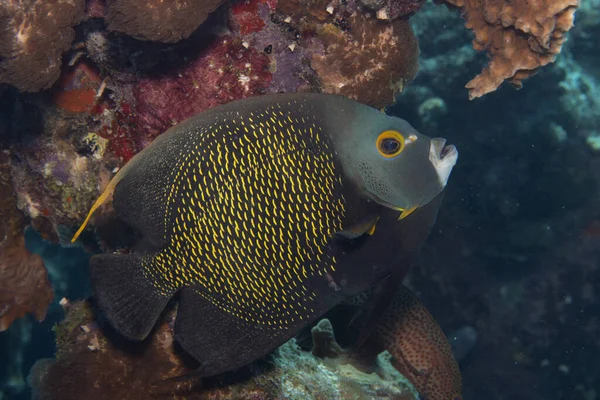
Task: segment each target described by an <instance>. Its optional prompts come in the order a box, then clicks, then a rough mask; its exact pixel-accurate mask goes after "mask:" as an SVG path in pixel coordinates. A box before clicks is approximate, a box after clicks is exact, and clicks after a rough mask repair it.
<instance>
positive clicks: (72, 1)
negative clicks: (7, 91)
mask: <svg viewBox="0 0 600 400" xmlns="http://www.w3.org/2000/svg"><path fill="white" fill-rule="evenodd" d="M84 7H85V1H84V0H59V1H36V0H8V1H2V2H1V3H0V83H8V84H11V85H13V86H15V87H17V88H18V89H19V90H21V91H23V92H38V91H40V90H44V89H48V88H50V87H51V86H52V85H53V84H54V82H56V80H57V79H58V77H59V76H60V71H61V56H62V54H63V53H64V52H66V51H67V50H68V49H69V48H70V46H71V42H72V41H73V38H74V36H75V31H74V30H73V28H72V27H73V26H74V25H76V24H78V23H79V22H80V21H81V19H82V18H83V13H84Z"/></svg>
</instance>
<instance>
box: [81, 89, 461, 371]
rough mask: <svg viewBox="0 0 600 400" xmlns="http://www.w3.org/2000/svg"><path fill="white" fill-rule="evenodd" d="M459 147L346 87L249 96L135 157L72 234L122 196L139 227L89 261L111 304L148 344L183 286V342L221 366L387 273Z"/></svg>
mask: <svg viewBox="0 0 600 400" xmlns="http://www.w3.org/2000/svg"><path fill="white" fill-rule="evenodd" d="M456 158H457V151H456V149H455V148H454V146H445V140H443V139H430V138H429V137H427V136H424V135H422V134H420V133H419V132H417V131H416V130H415V129H414V128H413V127H412V126H410V125H409V124H408V123H407V122H406V121H404V120H402V119H399V118H395V117H390V116H386V115H385V114H384V113H381V112H379V111H377V110H375V109H373V108H371V107H368V106H365V105H363V104H360V103H357V102H355V101H352V100H349V99H346V98H343V97H339V96H334V95H325V94H314V93H313V94H308V93H298V94H281V95H269V96H259V97H254V98H249V99H245V100H239V101H235V102H232V103H229V104H226V105H223V106H220V107H217V108H214V109H211V110H208V111H205V112H203V113H200V114H198V115H196V116H194V117H191V118H189V119H187V120H186V121H183V122H181V123H179V124H178V125H176V126H174V127H172V128H171V129H169V130H167V131H166V132H165V133H164V134H162V135H160V136H159V137H158V138H157V139H156V140H154V142H152V143H151V144H150V145H149V146H147V147H146V148H145V149H144V150H143V151H141V152H140V153H139V154H137V155H136V156H135V157H134V158H132V159H131V160H130V161H129V162H128V163H127V164H126V165H125V166H124V167H123V168H122V169H121V170H120V171H119V172H118V173H117V175H115V177H114V178H113V180H112V181H111V182H110V183H109V185H108V187H107V188H106V190H105V191H104V193H103V194H102V195H101V196H100V198H99V199H98V200H97V201H96V203H95V204H94V205H93V206H92V209H91V210H90V213H89V214H88V217H87V218H86V221H85V222H84V224H83V225H82V226H81V228H80V229H79V231H78V233H77V234H76V235H75V237H74V238H73V240H75V239H76V238H77V236H78V234H79V233H80V232H81V231H82V230H83V229H84V227H85V224H86V223H87V221H88V220H89V218H90V216H91V214H92V213H93V212H94V210H96V209H97V208H98V207H99V206H100V205H101V204H102V202H104V201H105V200H106V198H107V197H108V196H109V195H110V194H111V193H113V192H114V193H113V207H114V208H115V211H116V213H117V216H118V217H119V218H120V219H122V220H123V221H125V222H126V223H127V224H128V225H130V226H131V227H133V228H134V229H135V230H136V231H138V232H139V233H140V234H141V235H142V239H141V240H140V245H139V246H136V251H135V252H132V253H129V254H103V255H96V256H94V257H92V259H91V260H90V268H89V270H90V276H91V282H92V287H93V290H94V294H95V297H96V299H97V302H98V305H99V307H100V309H101V310H102V311H103V312H104V314H105V315H106V316H107V318H108V320H109V322H110V323H111V325H112V326H113V327H114V328H115V329H116V330H117V331H119V332H120V333H121V334H123V335H124V336H126V337H128V338H130V339H138V340H142V339H144V338H145V337H146V336H147V335H148V334H149V333H150V331H151V330H152V328H153V326H154V325H155V323H156V321H157V319H158V318H159V316H160V314H161V312H162V311H163V309H164V308H165V306H166V304H167V302H168V301H169V300H170V299H171V298H172V297H173V296H174V295H175V294H177V293H178V294H179V307H178V312H177V318H176V322H175V327H174V330H175V337H176V340H177V341H178V342H179V343H180V344H181V346H182V347H183V349H184V350H186V351H187V352H188V353H190V354H191V355H192V356H193V357H194V358H196V359H197V360H198V361H199V362H200V364H201V365H200V367H199V370H198V371H197V374H198V375H200V376H211V375H216V374H219V373H221V372H225V371H229V370H233V369H236V368H238V367H240V366H243V365H245V364H247V363H249V362H251V361H253V360H256V359H258V358H260V357H263V356H265V355H266V354H268V353H269V352H270V351H271V350H273V349H274V348H276V347H277V346H279V345H281V344H282V343H284V342H285V341H287V340H289V339H290V338H292V337H293V336H294V335H295V334H296V333H297V332H298V331H299V330H300V329H301V328H303V327H304V326H306V325H307V324H309V323H310V322H312V321H313V320H315V319H316V318H317V317H318V316H320V315H322V314H323V313H325V312H326V311H327V310H329V309H330V308H332V307H333V306H335V305H336V304H338V303H339V302H341V301H342V300H343V299H345V298H347V297H348V296H352V295H354V294H357V293H359V292H362V291H364V290H366V289H369V288H370V287H372V286H373V285H374V284H376V283H377V282H379V281H381V280H382V279H383V278H384V277H385V276H386V275H388V274H389V273H390V271H391V270H392V269H393V268H394V267H395V263H396V262H397V259H396V256H395V249H394V247H395V243H397V242H398V241H401V240H402V238H399V237H390V236H386V234H385V232H386V230H385V227H386V226H393V225H394V224H399V223H402V222H401V221H398V220H399V219H402V218H404V217H405V216H407V215H409V214H410V213H411V212H412V211H414V210H415V209H417V208H418V207H421V206H424V205H426V204H427V203H428V202H430V201H431V200H432V199H433V198H434V197H435V196H436V195H437V194H439V193H440V192H441V191H442V189H443V188H444V186H445V185H446V182H447V180H448V176H449V174H450V171H451V169H452V167H453V166H454V164H455V162H456ZM380 227H381V231H380V229H379V228H380ZM376 228H377V229H376Z"/></svg>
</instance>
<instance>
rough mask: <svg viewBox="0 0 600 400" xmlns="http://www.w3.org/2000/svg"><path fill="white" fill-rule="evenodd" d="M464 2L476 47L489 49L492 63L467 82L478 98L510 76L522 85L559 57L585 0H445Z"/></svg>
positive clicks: (455, 3) (471, 94)
mask: <svg viewBox="0 0 600 400" xmlns="http://www.w3.org/2000/svg"><path fill="white" fill-rule="evenodd" d="M444 1H445V2H446V3H447V4H449V5H451V6H454V7H458V8H460V10H461V13H462V15H463V16H464V17H465V19H466V21H467V22H466V24H465V26H466V27H467V28H469V29H471V30H473V32H474V33H475V40H474V41H473V47H474V48H475V49H476V50H478V51H484V50H485V51H487V52H488V55H489V57H490V58H491V60H490V62H489V64H488V66H487V67H485V68H484V69H483V71H482V72H481V73H480V74H479V75H478V76H476V77H475V78H473V79H471V80H470V81H469V82H468V83H467V85H466V87H467V88H468V89H469V97H470V98H471V99H474V98H476V97H480V96H483V95H484V94H486V93H489V92H492V91H494V90H496V89H497V88H498V86H500V84H501V83H502V82H503V81H504V80H508V81H509V82H510V83H511V84H512V85H513V86H515V87H517V88H520V87H521V86H522V80H523V79H525V78H527V77H529V76H531V75H533V74H535V73H536V72H537V70H538V68H539V67H542V66H544V65H546V64H548V63H551V62H553V61H554V60H555V58H556V55H557V54H558V53H560V50H561V48H562V45H563V43H564V41H565V40H566V33H567V32H568V31H569V30H570V29H571V28H572V27H573V22H574V17H575V10H576V9H577V7H578V6H579V0H559V1H556V0H546V1H526V0H520V1H513V2H506V1H504V0H485V1H472V0H444Z"/></svg>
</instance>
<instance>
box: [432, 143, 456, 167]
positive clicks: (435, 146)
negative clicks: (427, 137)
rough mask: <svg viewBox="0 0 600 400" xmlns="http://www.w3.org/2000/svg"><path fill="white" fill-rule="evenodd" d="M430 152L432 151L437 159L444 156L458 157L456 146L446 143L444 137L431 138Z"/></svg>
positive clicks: (441, 158)
mask: <svg viewBox="0 0 600 400" xmlns="http://www.w3.org/2000/svg"><path fill="white" fill-rule="evenodd" d="M430 153H433V154H434V155H435V158H437V159H438V160H439V161H442V160H443V159H445V158H446V157H450V158H453V157H454V158H456V157H458V150H456V146H454V145H453V144H449V145H446V139H444V138H433V139H431V148H430Z"/></svg>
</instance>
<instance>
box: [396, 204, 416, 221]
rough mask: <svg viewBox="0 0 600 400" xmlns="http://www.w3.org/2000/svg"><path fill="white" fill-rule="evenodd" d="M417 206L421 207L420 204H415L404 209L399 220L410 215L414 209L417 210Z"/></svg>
mask: <svg viewBox="0 0 600 400" xmlns="http://www.w3.org/2000/svg"><path fill="white" fill-rule="evenodd" d="M417 208H419V206H414V207H411V208H407V209H404V210H402V214H400V216H399V217H398V221H400V220H403V219H404V218H406V217H408V216H409V215H410V214H412V213H413V211H415V210H416V209H417Z"/></svg>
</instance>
